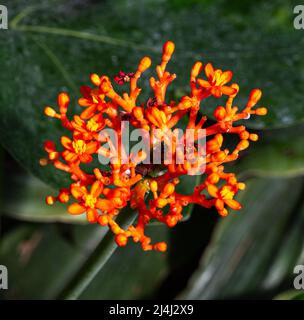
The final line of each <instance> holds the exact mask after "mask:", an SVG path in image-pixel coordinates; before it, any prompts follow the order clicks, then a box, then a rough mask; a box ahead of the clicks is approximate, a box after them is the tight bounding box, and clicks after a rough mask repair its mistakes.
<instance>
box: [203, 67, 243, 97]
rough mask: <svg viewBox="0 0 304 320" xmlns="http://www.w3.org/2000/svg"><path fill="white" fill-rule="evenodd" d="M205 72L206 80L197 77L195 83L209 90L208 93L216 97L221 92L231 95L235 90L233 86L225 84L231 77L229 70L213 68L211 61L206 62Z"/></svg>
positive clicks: (219, 95) (220, 94)
mask: <svg viewBox="0 0 304 320" xmlns="http://www.w3.org/2000/svg"><path fill="white" fill-rule="evenodd" d="M205 74H206V77H207V79H208V80H204V79H198V80H197V83H198V84H199V85H200V86H201V87H203V88H205V89H207V90H208V91H210V93H211V94H212V95H213V96H215V97H216V98H219V97H221V96H222V95H223V94H226V95H228V96H229V95H233V94H235V93H236V92H237V90H236V89H235V88H233V87H229V86H226V84H227V83H228V82H229V81H230V80H231V79H232V72H231V71H224V72H223V71H222V70H221V69H216V70H214V68H213V66H212V64H211V63H208V64H207V65H206V67H205Z"/></svg>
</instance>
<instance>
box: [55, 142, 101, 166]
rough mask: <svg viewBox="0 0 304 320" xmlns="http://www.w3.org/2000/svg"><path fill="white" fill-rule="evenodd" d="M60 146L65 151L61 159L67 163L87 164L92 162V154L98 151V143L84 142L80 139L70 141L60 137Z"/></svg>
mask: <svg viewBox="0 0 304 320" xmlns="http://www.w3.org/2000/svg"><path fill="white" fill-rule="evenodd" d="M61 144H62V145H63V146H64V148H65V150H64V151H63V153H62V157H63V158H64V160H66V161H67V162H77V161H80V162H83V163H89V162H91V161H92V160H93V158H92V154H93V153H96V151H97V150H98V146H99V143H98V142H97V141H91V142H88V143H87V142H86V141H84V140H81V139H75V140H73V141H72V140H71V139H69V138H68V137H65V136H63V137H61Z"/></svg>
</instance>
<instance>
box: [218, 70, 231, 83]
mask: <svg viewBox="0 0 304 320" xmlns="http://www.w3.org/2000/svg"><path fill="white" fill-rule="evenodd" d="M231 79H232V72H231V71H225V72H223V73H222V75H221V81H220V85H224V84H226V83H227V82H229V81H230V80H231Z"/></svg>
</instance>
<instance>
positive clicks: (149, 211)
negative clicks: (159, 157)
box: [40, 41, 267, 251]
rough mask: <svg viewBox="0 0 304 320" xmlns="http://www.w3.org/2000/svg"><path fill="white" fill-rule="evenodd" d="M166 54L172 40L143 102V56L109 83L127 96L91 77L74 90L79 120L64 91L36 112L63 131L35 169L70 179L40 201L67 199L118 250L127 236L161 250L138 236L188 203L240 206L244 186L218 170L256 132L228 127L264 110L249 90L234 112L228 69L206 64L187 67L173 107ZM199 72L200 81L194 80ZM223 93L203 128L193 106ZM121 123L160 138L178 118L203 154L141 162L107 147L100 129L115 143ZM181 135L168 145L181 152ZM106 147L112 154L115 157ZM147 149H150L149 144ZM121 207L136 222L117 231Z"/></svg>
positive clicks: (146, 62)
mask: <svg viewBox="0 0 304 320" xmlns="http://www.w3.org/2000/svg"><path fill="white" fill-rule="evenodd" d="M173 52H174V43H173V42H171V41H168V42H166V43H165V44H164V46H163V55H162V61H161V64H160V65H158V66H157V67H156V74H157V78H154V77H151V78H150V86H151V88H152V91H153V96H152V97H151V98H149V99H148V101H145V102H142V103H138V102H137V98H138V97H139V94H140V92H141V89H140V88H139V87H138V84H137V82H138V80H139V78H140V77H141V76H142V74H143V72H144V71H146V70H147V69H148V68H149V67H150V65H151V59H150V58H149V57H144V58H143V59H142V60H141V61H140V63H139V65H138V68H137V70H136V71H135V72H132V73H124V72H122V71H120V72H119V74H118V75H116V76H115V77H114V79H113V80H114V82H115V83H116V85H117V86H121V85H125V84H126V83H128V85H129V87H130V90H129V93H126V92H124V93H122V94H119V93H118V92H117V90H116V89H115V83H114V82H112V81H111V80H110V78H109V77H107V76H105V75H102V76H99V75H97V74H92V75H91V77H90V79H91V82H92V84H93V87H89V86H83V87H81V89H80V91H81V94H82V97H81V98H80V99H79V100H78V103H79V105H80V106H81V107H83V112H82V113H81V114H80V115H75V116H74V118H73V119H72V120H71V119H69V118H68V116H67V111H68V106H69V103H70V99H69V96H68V94H67V93H60V94H59V96H58V106H59V108H58V111H56V110H55V109H53V108H51V107H46V108H45V110H44V112H45V114H46V115H47V116H49V117H53V118H57V119H59V120H60V121H61V123H62V125H63V127H64V128H66V130H67V131H69V132H70V134H69V137H68V136H62V137H61V147H60V150H58V149H57V148H56V146H55V144H54V143H53V142H51V141H47V142H45V144H44V148H45V151H46V152H47V154H48V157H47V158H46V159H41V160H40V163H41V165H46V164H48V163H51V164H53V165H54V166H55V167H56V168H57V169H58V170H62V171H65V172H67V173H68V174H69V175H70V177H71V185H70V186H68V187H66V188H63V189H61V190H60V191H59V193H58V195H57V196H48V197H47V198H46V202H47V204H49V205H52V204H54V202H55V201H59V202H62V203H67V202H69V201H70V200H71V201H72V203H71V204H70V205H69V207H68V211H69V213H70V214H72V215H78V214H84V213H85V214H86V217H87V220H88V221H89V222H91V223H99V224H100V225H101V226H108V227H109V228H110V229H111V230H112V232H113V233H114V234H115V235H116V236H115V240H116V243H117V245H118V246H125V245H126V244H127V242H128V240H129V239H130V238H132V239H133V240H134V241H135V242H139V243H140V244H141V246H142V248H143V249H144V250H159V251H165V250H166V247H167V246H166V243H164V242H158V243H152V241H151V239H150V237H148V236H147V235H146V233H145V226H146V225H147V224H148V223H149V222H151V221H159V222H162V223H165V224H166V225H167V226H169V227H173V226H175V225H176V224H177V223H178V222H179V221H180V220H181V219H182V218H183V209H184V208H185V207H187V206H188V205H190V204H198V205H201V206H203V207H206V208H211V207H215V208H216V209H217V211H218V212H219V214H220V215H221V216H226V215H227V214H228V210H227V208H228V207H229V208H232V209H234V210H239V209H241V204H240V203H239V202H237V201H236V200H235V199H234V197H235V195H236V194H237V192H238V191H239V190H243V189H244V188H245V184H244V183H242V182H238V181H237V178H236V176H235V174H234V173H226V172H224V165H225V163H228V162H231V161H234V160H236V159H237V158H238V155H239V152H240V151H242V150H244V149H246V148H248V146H249V143H250V141H256V140H257V139H258V136H257V135H256V134H253V133H249V132H248V131H247V130H246V127H245V126H243V125H238V126H236V125H235V122H237V121H238V120H243V119H248V118H249V117H250V115H252V114H255V115H265V114H266V113H267V109H266V108H263V107H261V108H255V109H254V106H255V105H256V104H257V102H258V101H259V100H260V98H261V94H262V93H261V91H260V90H259V89H254V90H252V91H251V93H250V96H249V99H248V102H247V104H246V106H245V107H244V108H243V109H242V110H239V108H238V107H236V106H234V105H233V100H234V98H235V96H236V95H237V93H238V91H239V86H238V85H237V84H235V83H233V84H231V85H229V84H228V83H229V82H230V80H231V78H232V72H231V71H224V72H223V71H222V70H220V69H215V68H214V67H213V66H212V65H211V64H210V63H208V64H206V65H205V66H203V64H202V63H201V62H196V63H195V64H194V65H193V67H192V69H191V74H190V93H189V95H186V96H183V97H181V99H180V100H179V101H177V102H175V101H171V102H168V101H165V97H166V90H167V87H168V85H169V84H170V83H171V82H172V81H173V80H174V79H175V78H176V75H175V74H172V73H170V72H169V71H167V70H166V67H167V64H168V62H169V60H170V59H171V56H172V54H173ZM203 71H204V73H205V76H203V77H202V78H200V77H199V76H200V74H201V73H202V72H203ZM223 95H224V96H227V102H226V105H225V106H218V107H216V108H215V110H214V118H215V120H216V121H215V122H214V123H213V124H211V125H208V126H207V125H206V120H207V117H206V116H204V115H202V114H201V107H200V103H201V101H202V100H204V99H206V98H208V97H210V96H213V97H215V98H219V97H221V96H223ZM124 120H128V121H129V123H130V124H131V126H132V127H133V128H135V129H142V130H144V131H145V132H147V133H151V132H152V130H154V129H159V130H160V131H161V132H163V133H166V132H168V131H169V130H172V129H174V128H178V127H179V124H180V123H181V122H182V121H183V123H185V120H186V129H191V130H193V131H194V135H195V139H199V138H205V141H206V143H205V148H204V152H203V153H202V152H199V151H198V148H197V145H196V144H194V145H193V146H192V149H193V150H192V151H193V155H194V158H195V159H196V161H195V162H193V161H189V160H188V158H187V159H186V158H185V157H184V158H185V159H184V160H185V161H183V162H182V163H180V162H177V161H176V160H174V159H176V158H175V157H173V159H172V161H171V162H170V163H166V162H165V161H162V162H161V163H158V164H146V163H145V159H147V157H149V156H150V155H149V154H148V152H147V151H144V150H137V151H136V152H132V153H130V154H128V155H127V156H126V152H125V150H124V145H123V144H119V147H115V146H116V144H114V141H112V140H111V137H110V136H109V135H107V134H105V133H104V132H106V130H107V129H112V130H115V132H116V133H117V137H118V140H120V141H121V140H122V138H123V137H122V136H123V133H122V127H121V123H122V121H124ZM181 120H182V121H181ZM201 129H204V130H201ZM101 132H103V133H102V134H101ZM224 134H234V135H237V136H238V137H239V142H238V143H237V144H236V146H235V147H234V148H233V150H229V149H227V148H226V147H224V146H223V145H224ZM184 138H185V137H184V136H182V137H180V138H179V139H175V140H174V141H173V144H174V143H175V144H177V143H181V142H182V143H184V144H185V145H184V147H185V149H186V148H187V145H186V142H184V141H185V139H184ZM177 140H178V141H177ZM166 141H167V139H166V134H164V135H163V137H162V138H161V139H160V140H159V142H158V143H159V144H160V145H163V144H166V143H167V142H166ZM171 142H172V141H171ZM106 145H108V146H110V147H112V148H114V149H115V148H116V149H118V150H116V151H117V152H116V153H115V156H114V155H113V152H111V150H110V149H109V148H108V147H106ZM158 147H159V146H158ZM151 148H156V146H155V144H154V145H153V144H152V145H151ZM174 152H179V153H180V149H179V151H177V148H174V146H173V151H172V149H171V153H173V155H174ZM99 156H103V157H105V158H108V159H109V165H108V167H104V166H97V167H95V168H94V169H91V170H92V171H91V172H88V171H89V170H88V169H85V168H86V166H85V165H86V164H88V163H90V162H92V160H93V158H94V157H99ZM126 157H127V161H125V158H126ZM179 157H180V155H179ZM182 157H183V155H182ZM114 158H115V159H114ZM122 159H124V161H122ZM202 163H203V164H204V173H203V174H202V175H201V182H200V183H199V185H197V186H196V187H195V188H194V189H193V190H192V193H190V194H187V195H185V194H181V193H179V192H177V190H178V188H177V187H178V184H179V183H180V177H181V176H183V175H187V174H189V172H190V171H191V170H194V171H195V169H197V168H198V167H200V165H201V164H202ZM189 170H190V171H189ZM127 206H129V207H130V208H132V209H133V210H136V211H137V212H138V217H137V219H136V222H135V223H134V225H130V226H128V227H127V228H126V229H123V228H122V227H121V226H119V225H118V223H117V222H116V217H117V215H119V214H122V215H123V214H124V213H125V211H124V210H122V209H123V208H125V207H127Z"/></svg>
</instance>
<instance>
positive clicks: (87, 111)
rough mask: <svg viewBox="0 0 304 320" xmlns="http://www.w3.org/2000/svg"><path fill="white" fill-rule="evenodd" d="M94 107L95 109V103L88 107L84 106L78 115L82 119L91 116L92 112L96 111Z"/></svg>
mask: <svg viewBox="0 0 304 320" xmlns="http://www.w3.org/2000/svg"><path fill="white" fill-rule="evenodd" d="M96 109H97V106H96V105H95V104H93V105H91V106H90V107H88V108H86V109H85V110H84V111H83V112H82V114H81V115H80V117H81V118H82V119H85V120H86V119H89V118H91V117H92V116H93V115H94V114H95V112H96Z"/></svg>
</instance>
